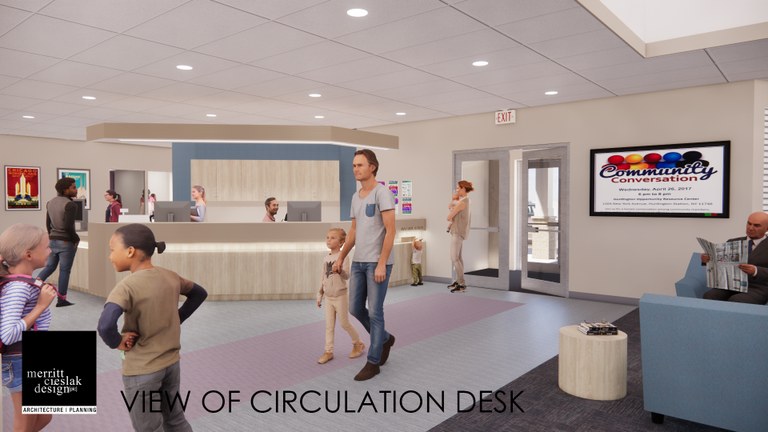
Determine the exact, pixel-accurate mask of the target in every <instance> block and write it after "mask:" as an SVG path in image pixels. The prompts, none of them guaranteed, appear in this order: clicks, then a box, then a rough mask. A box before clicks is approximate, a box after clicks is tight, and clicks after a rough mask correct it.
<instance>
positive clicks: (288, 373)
mask: <svg viewBox="0 0 768 432" xmlns="http://www.w3.org/2000/svg"><path fill="white" fill-rule="evenodd" d="M517 306H521V304H520V303H513V302H507V301H499V300H488V299H482V298H477V297H472V296H466V295H460V294H448V293H445V294H433V295H429V296H425V297H420V298H418V299H412V300H406V301H402V302H399V303H394V304H389V305H385V307H384V313H385V319H386V327H387V331H389V332H391V333H392V334H394V335H395V336H396V337H397V338H396V343H395V346H394V348H393V349H392V354H391V356H390V359H391V360H390V362H391V361H392V360H394V359H396V358H397V350H398V348H402V347H404V346H407V345H410V344H413V343H417V342H419V341H422V340H425V339H428V338H430V337H434V336H437V335H439V334H441V333H444V332H447V331H450V330H453V329H456V328H459V327H462V326H465V325H468V324H471V323H473V322H476V321H479V320H481V319H484V318H487V317H489V316H492V315H496V314H498V313H501V312H505V311H507V310H510V309H512V308H515V307H517ZM191 319H194V316H193V317H192V318H191ZM350 321H351V322H353V324H354V325H355V327H356V328H357V329H358V332H359V333H360V337H361V339H362V340H363V342H364V343H365V345H366V347H367V346H368V333H367V332H366V331H365V330H363V329H362V327H361V326H360V324H359V323H358V322H357V320H356V319H354V317H350ZM324 344H325V322H324V321H318V322H315V323H311V324H306V325H301V326H298V327H293V328H289V329H285V330H281V331H276V332H273V333H268V334H264V335H260V336H254V337H250V338H246V339H242V340H239V341H236V342H230V343H224V344H221V345H217V346H215V347H211V348H206V349H201V350H197V351H193V352H182V359H181V371H182V381H181V384H182V393H184V392H186V391H190V392H191V394H190V397H189V404H188V406H187V409H186V416H187V419H189V420H192V419H194V418H197V417H199V416H202V415H206V414H207V412H206V411H205V410H204V409H203V406H202V404H201V400H202V398H203V395H204V394H205V393H206V392H208V391H211V390H217V391H219V392H221V393H222V394H224V395H226V394H227V393H228V392H229V391H230V390H239V391H240V394H239V398H240V399H241V400H242V401H241V402H240V406H248V405H247V404H248V403H249V400H248V398H249V397H250V395H251V394H252V393H253V392H255V391H258V390H267V391H274V390H277V389H284V388H289V387H291V386H293V385H296V384H298V383H301V382H303V381H306V380H310V379H313V378H316V377H318V376H321V375H323V374H327V373H329V372H332V371H335V370H337V369H340V368H344V367H347V366H352V365H354V366H356V367H355V368H353V372H351V373H350V377H349V380H350V383H351V382H352V377H353V375H354V373H357V370H358V368H357V366H359V367H362V366H363V365H364V364H365V354H364V355H363V356H362V357H360V358H357V359H352V360H351V359H349V358H347V355H348V354H349V352H350V350H351V349H352V342H351V340H350V338H349V336H348V335H347V333H346V332H345V331H344V330H343V329H341V328H340V327H339V326H338V324H337V326H336V337H335V345H336V346H335V358H334V359H333V360H332V361H331V362H329V363H326V364H324V365H319V364H317V362H316V361H317V358H318V357H319V356H320V355H321V354H322V353H323V347H324ZM372 386H375V378H374V380H373V381H372ZM122 389H123V384H122V379H121V375H120V372H119V371H112V372H106V373H102V374H100V375H99V376H98V390H97V391H98V410H99V413H98V415H59V416H54V419H53V422H52V423H51V425H50V427H51V428H52V429H53V430H57V431H65V432H66V431H73V432H87V431H109V432H121V431H130V430H132V429H131V426H130V419H129V418H128V412H127V410H126V407H125V404H124V402H123V398H122V396H121V394H120V391H121V390H122ZM4 399H5V404H4V408H5V409H4V411H5V413H4V414H5V415H4V417H5V419H4V422H3V423H4V425H5V427H6V430H10V427H11V426H10V417H12V409H13V408H12V406H11V404H10V398H9V397H6V398H4ZM207 401H208V402H209V404H208V408H210V409H213V408H214V407H215V402H217V401H218V399H217V398H216V397H213V396H211V397H209V399H207ZM225 410H226V408H225Z"/></svg>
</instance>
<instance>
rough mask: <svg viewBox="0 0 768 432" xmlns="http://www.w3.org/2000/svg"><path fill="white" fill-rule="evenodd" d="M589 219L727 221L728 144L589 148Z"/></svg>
mask: <svg viewBox="0 0 768 432" xmlns="http://www.w3.org/2000/svg"><path fill="white" fill-rule="evenodd" d="M590 173H591V177H590V213H589V214H590V216H644V217H649V216H661V217H713V218H727V217H728V212H729V181H730V141H718V142H705V143H688V144H667V145H656V146H643V147H620V148H606V149H592V150H590Z"/></svg>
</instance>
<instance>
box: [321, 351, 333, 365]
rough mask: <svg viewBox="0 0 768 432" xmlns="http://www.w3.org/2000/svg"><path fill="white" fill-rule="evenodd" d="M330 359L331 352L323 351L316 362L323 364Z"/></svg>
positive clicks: (331, 357)
mask: <svg viewBox="0 0 768 432" xmlns="http://www.w3.org/2000/svg"><path fill="white" fill-rule="evenodd" d="M331 360H333V353H332V352H328V351H326V352H324V353H323V355H321V356H320V358H319V359H317V362H318V363H320V364H325V363H328V362H329V361H331Z"/></svg>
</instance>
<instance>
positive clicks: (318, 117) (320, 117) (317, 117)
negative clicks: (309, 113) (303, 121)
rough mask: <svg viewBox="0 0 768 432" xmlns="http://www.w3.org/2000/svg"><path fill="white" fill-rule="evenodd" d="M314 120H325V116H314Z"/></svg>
mask: <svg viewBox="0 0 768 432" xmlns="http://www.w3.org/2000/svg"><path fill="white" fill-rule="evenodd" d="M315 118H316V119H324V118H325V116H324V115H316V116H315Z"/></svg>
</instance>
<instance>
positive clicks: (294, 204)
mask: <svg viewBox="0 0 768 432" xmlns="http://www.w3.org/2000/svg"><path fill="white" fill-rule="evenodd" d="M321 208H322V206H321V204H320V201H288V213H287V214H286V220H287V221H288V222H320V221H321V220H322V210H321Z"/></svg>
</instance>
